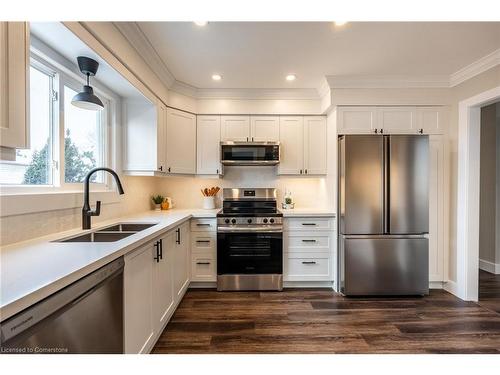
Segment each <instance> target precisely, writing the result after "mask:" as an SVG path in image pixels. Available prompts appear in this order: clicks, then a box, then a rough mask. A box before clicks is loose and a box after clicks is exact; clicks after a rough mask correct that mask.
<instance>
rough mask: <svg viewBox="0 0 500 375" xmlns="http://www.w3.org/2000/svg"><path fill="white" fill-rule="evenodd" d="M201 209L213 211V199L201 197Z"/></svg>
mask: <svg viewBox="0 0 500 375" xmlns="http://www.w3.org/2000/svg"><path fill="white" fill-rule="evenodd" d="M203 208H204V209H205V210H213V209H214V208H215V197H203Z"/></svg>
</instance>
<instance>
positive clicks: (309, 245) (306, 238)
mask: <svg viewBox="0 0 500 375" xmlns="http://www.w3.org/2000/svg"><path fill="white" fill-rule="evenodd" d="M331 246H332V237H331V236H330V235H329V234H328V233H326V234H322V233H312V234H311V233H307V234H305V233H304V234H302V233H299V235H298V236H295V235H293V236H291V235H288V236H285V249H286V250H285V252H297V251H316V252H317V251H330V250H331Z"/></svg>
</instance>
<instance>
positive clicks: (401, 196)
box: [338, 135, 429, 296]
mask: <svg viewBox="0 0 500 375" xmlns="http://www.w3.org/2000/svg"><path fill="white" fill-rule="evenodd" d="M338 142H339V144H338V146H339V148H338V150H339V214H340V217H339V267H340V269H339V279H340V280H339V282H340V291H341V292H342V293H343V294H345V295H347V296H351V295H352V296H356V295H424V294H428V293H429V241H428V232H429V192H428V189H429V188H428V184H429V138H428V136H425V135H377V136H375V135H344V136H340V137H339V140H338Z"/></svg>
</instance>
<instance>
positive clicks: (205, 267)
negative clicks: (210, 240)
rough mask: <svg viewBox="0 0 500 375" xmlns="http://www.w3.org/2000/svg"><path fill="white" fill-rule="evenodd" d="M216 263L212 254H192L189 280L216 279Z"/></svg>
mask: <svg viewBox="0 0 500 375" xmlns="http://www.w3.org/2000/svg"><path fill="white" fill-rule="evenodd" d="M216 279H217V264H216V261H215V258H214V257H212V256H204V255H197V254H193V255H192V257H191V281H216Z"/></svg>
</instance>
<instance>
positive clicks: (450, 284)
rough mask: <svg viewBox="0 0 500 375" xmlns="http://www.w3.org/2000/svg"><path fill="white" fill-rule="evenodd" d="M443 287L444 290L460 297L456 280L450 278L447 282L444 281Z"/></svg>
mask: <svg viewBox="0 0 500 375" xmlns="http://www.w3.org/2000/svg"><path fill="white" fill-rule="evenodd" d="M443 287H444V290H446V291H447V292H449V293H451V294H453V295H455V296H457V297H458V285H457V283H456V282H455V281H452V280H448V281H447V282H445V283H443ZM459 298H460V297H459Z"/></svg>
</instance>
